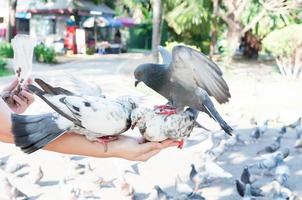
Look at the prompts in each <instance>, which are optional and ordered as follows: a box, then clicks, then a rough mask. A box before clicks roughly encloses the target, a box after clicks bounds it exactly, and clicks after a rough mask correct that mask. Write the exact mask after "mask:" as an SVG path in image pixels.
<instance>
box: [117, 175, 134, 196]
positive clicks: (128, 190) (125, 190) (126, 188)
mask: <svg viewBox="0 0 302 200" xmlns="http://www.w3.org/2000/svg"><path fill="white" fill-rule="evenodd" d="M119 190H120V193H121V194H122V195H123V196H124V197H126V198H129V199H133V197H134V193H135V190H134V187H133V186H132V185H130V184H129V183H128V182H127V181H126V179H125V177H123V178H122V179H121V182H120V185H119Z"/></svg>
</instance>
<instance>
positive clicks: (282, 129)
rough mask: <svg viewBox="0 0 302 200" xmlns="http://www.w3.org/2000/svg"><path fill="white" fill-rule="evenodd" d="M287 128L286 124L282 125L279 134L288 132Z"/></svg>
mask: <svg viewBox="0 0 302 200" xmlns="http://www.w3.org/2000/svg"><path fill="white" fill-rule="evenodd" d="M286 128H287V127H286V126H282V127H281V129H280V131H279V134H281V135H284V134H285V133H286V132H287V129H286Z"/></svg>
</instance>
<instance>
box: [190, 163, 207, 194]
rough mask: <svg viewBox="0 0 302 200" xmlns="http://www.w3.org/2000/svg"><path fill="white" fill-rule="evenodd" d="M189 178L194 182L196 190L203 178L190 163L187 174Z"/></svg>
mask: <svg viewBox="0 0 302 200" xmlns="http://www.w3.org/2000/svg"><path fill="white" fill-rule="evenodd" d="M189 177H190V180H191V181H192V183H193V184H194V191H197V190H198V189H199V187H200V185H201V184H202V182H203V180H204V178H203V176H202V175H201V174H199V173H198V172H197V170H196V168H195V165H194V164H191V171H190V174H189Z"/></svg>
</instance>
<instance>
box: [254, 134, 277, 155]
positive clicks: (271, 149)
mask: <svg viewBox="0 0 302 200" xmlns="http://www.w3.org/2000/svg"><path fill="white" fill-rule="evenodd" d="M281 139H282V135H279V136H278V137H277V139H276V140H275V141H274V142H273V143H272V144H270V145H268V146H266V147H265V148H264V149H263V150H261V151H258V152H257V154H262V153H274V152H275V151H277V150H278V149H280V143H281Z"/></svg>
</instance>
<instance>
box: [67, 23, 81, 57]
mask: <svg viewBox="0 0 302 200" xmlns="http://www.w3.org/2000/svg"><path fill="white" fill-rule="evenodd" d="M77 28H78V27H77V26H66V35H65V38H64V46H65V48H66V49H67V50H72V52H73V53H74V54H76V53H77V47H76V40H75V38H76V37H75V36H76V29H77Z"/></svg>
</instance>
